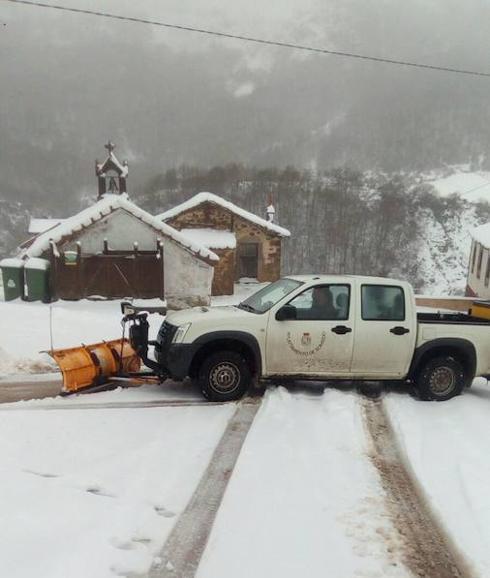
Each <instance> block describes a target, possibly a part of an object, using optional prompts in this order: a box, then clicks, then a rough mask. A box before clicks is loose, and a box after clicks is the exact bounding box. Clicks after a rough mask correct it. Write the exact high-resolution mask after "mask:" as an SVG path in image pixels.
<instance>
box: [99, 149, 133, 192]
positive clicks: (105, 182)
mask: <svg viewBox="0 0 490 578" xmlns="http://www.w3.org/2000/svg"><path fill="white" fill-rule="evenodd" d="M104 148H106V149H107V150H108V152H109V156H108V157H107V158H106V160H105V161H104V162H103V163H99V161H98V160H96V161H95V174H96V176H97V179H98V182H99V199H100V198H101V197H102V195H105V194H106V193H110V194H112V195H120V194H122V193H126V192H127V190H126V178H127V176H128V161H124V162H123V163H120V162H119V161H118V159H117V158H116V155H115V154H114V149H115V148H116V145H115V144H114V143H112V142H111V141H109V142H108V143H107V144H106V145H104Z"/></svg>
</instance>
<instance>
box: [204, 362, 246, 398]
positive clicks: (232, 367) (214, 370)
mask: <svg viewBox="0 0 490 578" xmlns="http://www.w3.org/2000/svg"><path fill="white" fill-rule="evenodd" d="M251 380H252V374H251V372H250V368H249V366H248V364H247V361H246V360H245V359H244V357H242V355H240V354H239V353H236V352H235V351H219V352H216V353H213V354H211V355H210V356H209V357H207V358H205V359H204V361H203V362H202V364H201V367H200V368H199V373H198V383H199V386H200V388H201V391H202V393H203V395H204V397H205V398H206V399H208V400H209V401H234V400H237V399H240V398H241V397H243V396H244V395H245V393H246V392H247V390H248V388H249V387H250V383H251Z"/></svg>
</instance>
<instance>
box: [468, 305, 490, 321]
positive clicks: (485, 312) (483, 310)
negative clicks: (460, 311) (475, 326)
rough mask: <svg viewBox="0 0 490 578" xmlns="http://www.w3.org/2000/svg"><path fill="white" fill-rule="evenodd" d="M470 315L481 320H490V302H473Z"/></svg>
mask: <svg viewBox="0 0 490 578" xmlns="http://www.w3.org/2000/svg"><path fill="white" fill-rule="evenodd" d="M468 315H470V316H471V317H478V318H479V319H490V301H473V303H472V304H471V307H470V309H469V311H468Z"/></svg>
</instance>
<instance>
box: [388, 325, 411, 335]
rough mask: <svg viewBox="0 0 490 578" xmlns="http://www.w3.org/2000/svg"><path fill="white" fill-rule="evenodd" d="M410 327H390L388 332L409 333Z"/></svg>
mask: <svg viewBox="0 0 490 578" xmlns="http://www.w3.org/2000/svg"><path fill="white" fill-rule="evenodd" d="M409 332H410V329H407V328H406V327H400V326H397V327H392V328H391V329H390V333H393V334H394V335H405V333H409Z"/></svg>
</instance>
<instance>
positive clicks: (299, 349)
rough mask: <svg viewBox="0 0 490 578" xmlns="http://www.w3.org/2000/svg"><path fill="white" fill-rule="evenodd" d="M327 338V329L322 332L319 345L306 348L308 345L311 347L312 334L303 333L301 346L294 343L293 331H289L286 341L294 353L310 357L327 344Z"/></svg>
mask: <svg viewBox="0 0 490 578" xmlns="http://www.w3.org/2000/svg"><path fill="white" fill-rule="evenodd" d="M326 339H327V334H326V333H325V331H323V332H322V334H321V335H320V342H319V343H318V345H316V346H315V347H313V349H305V348H306V347H310V345H311V334H310V333H303V334H302V336H301V340H300V344H299V346H297V345H295V344H294V342H293V337H292V336H291V333H290V332H289V331H288V334H287V337H286V342H287V344H288V346H289V349H291V351H294V353H296V354H297V355H302V356H305V357H308V356H310V355H315V353H318V352H319V351H320V349H321V348H322V347H323V345H324V344H325V341H326Z"/></svg>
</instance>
